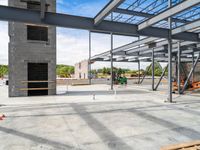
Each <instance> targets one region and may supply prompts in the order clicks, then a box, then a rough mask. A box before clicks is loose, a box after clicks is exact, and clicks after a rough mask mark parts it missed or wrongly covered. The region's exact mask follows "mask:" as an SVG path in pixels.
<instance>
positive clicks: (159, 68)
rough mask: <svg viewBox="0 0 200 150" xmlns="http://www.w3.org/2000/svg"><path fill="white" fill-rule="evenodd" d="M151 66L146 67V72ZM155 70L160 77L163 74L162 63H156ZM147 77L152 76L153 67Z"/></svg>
mask: <svg viewBox="0 0 200 150" xmlns="http://www.w3.org/2000/svg"><path fill="white" fill-rule="evenodd" d="M151 65H152V64H151ZM151 65H149V66H147V67H146V71H148V69H149V67H150V66H151ZM154 68H155V70H154V73H155V76H160V75H161V74H162V66H161V65H160V63H159V62H155V64H154ZM147 75H152V67H151V68H150V69H149V71H148V72H147Z"/></svg>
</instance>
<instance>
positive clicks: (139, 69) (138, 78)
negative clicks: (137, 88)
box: [138, 60, 140, 84]
mask: <svg viewBox="0 0 200 150" xmlns="http://www.w3.org/2000/svg"><path fill="white" fill-rule="evenodd" d="M138 84H140V60H138Z"/></svg>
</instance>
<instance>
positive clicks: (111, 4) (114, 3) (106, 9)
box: [94, 0, 125, 25]
mask: <svg viewBox="0 0 200 150" xmlns="http://www.w3.org/2000/svg"><path fill="white" fill-rule="evenodd" d="M124 1H125V0H112V1H110V2H109V3H108V4H107V5H106V6H105V7H104V8H103V9H102V10H101V11H100V12H99V13H98V14H97V15H96V17H95V18H94V24H95V25H98V24H99V23H101V22H102V20H103V19H104V18H105V17H106V16H107V15H109V14H110V13H111V12H112V11H113V10H114V9H115V8H117V7H118V6H119V5H120V4H122V3H123V2H124Z"/></svg>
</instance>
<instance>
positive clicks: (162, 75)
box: [154, 65, 168, 91]
mask: <svg viewBox="0 0 200 150" xmlns="http://www.w3.org/2000/svg"><path fill="white" fill-rule="evenodd" d="M167 69H168V65H167V66H166V67H165V69H164V71H163V72H162V74H161V76H160V79H159V81H158V83H157V85H156V87H155V88H154V90H155V91H156V90H157V89H158V87H159V85H160V82H161V81H162V79H163V77H164V75H165V73H166V71H167Z"/></svg>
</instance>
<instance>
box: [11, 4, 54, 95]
mask: <svg viewBox="0 0 200 150" xmlns="http://www.w3.org/2000/svg"><path fill="white" fill-rule="evenodd" d="M22 1H23V0H9V6H13V7H19V8H27V3H26V2H22ZM32 1H33V0H32ZM35 1H39V0H35ZM46 2H47V4H48V11H50V12H56V1H55V0H46ZM27 25H28V24H25V23H17V22H9V36H10V43H9V96H10V97H13V96H27V93H28V92H27V91H21V90H20V89H22V88H27V86H28V84H27V83H22V81H27V80H28V79H27V78H28V77H27V74H28V71H27V65H28V63H48V80H49V81H54V82H53V83H49V85H48V88H50V89H51V90H49V91H48V94H49V95H54V94H56V27H52V26H48V42H44V41H30V40H27Z"/></svg>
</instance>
